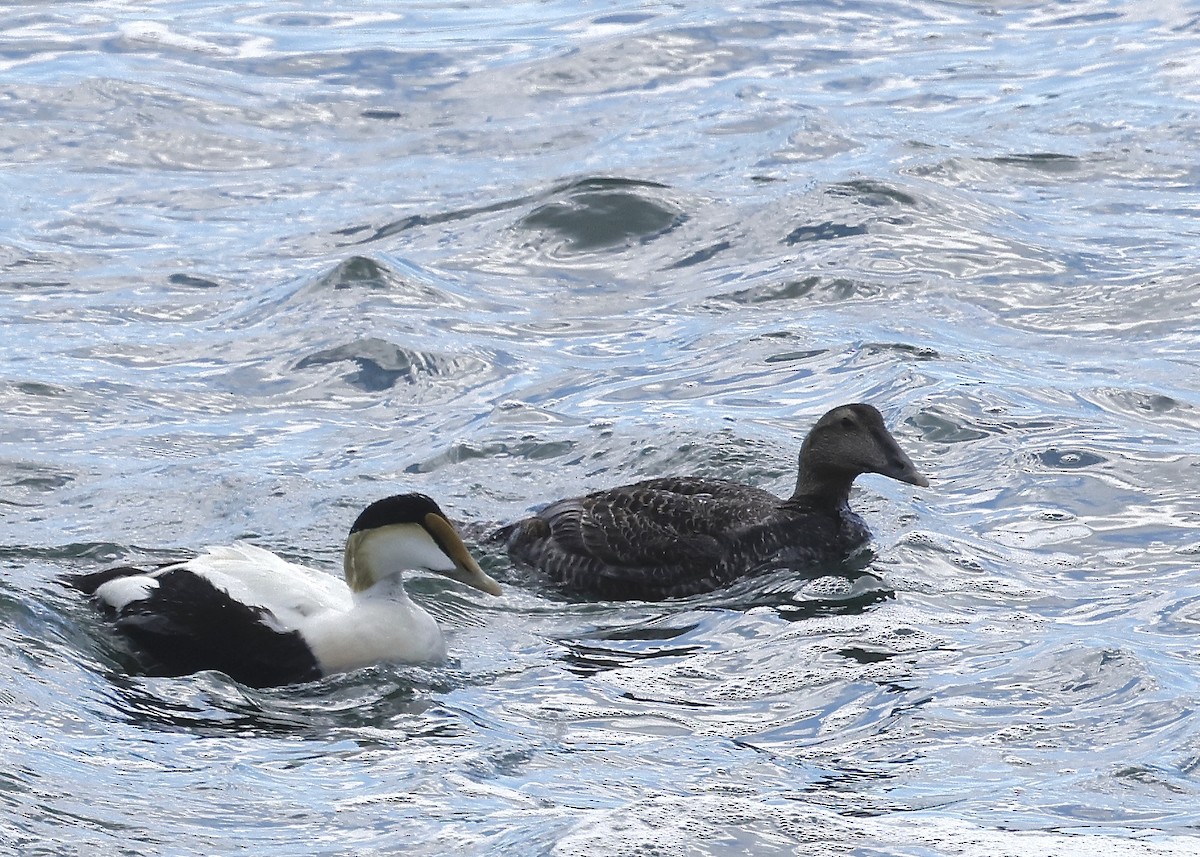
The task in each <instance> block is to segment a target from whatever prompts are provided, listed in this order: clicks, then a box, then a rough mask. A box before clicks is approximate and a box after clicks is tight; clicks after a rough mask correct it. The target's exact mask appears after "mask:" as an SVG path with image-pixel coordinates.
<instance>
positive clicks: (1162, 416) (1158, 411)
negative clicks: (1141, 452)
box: [1081, 387, 1200, 428]
mask: <svg viewBox="0 0 1200 857" xmlns="http://www.w3.org/2000/svg"><path fill="white" fill-rule="evenodd" d="M1081 396H1082V398H1083V399H1084V400H1086V401H1088V402H1091V403H1092V404H1095V405H1098V406H1099V407H1101V408H1103V409H1104V410H1106V411H1110V412H1112V413H1118V414H1124V415H1128V416H1132V417H1136V418H1138V419H1141V420H1147V421H1149V422H1152V423H1156V424H1164V425H1168V426H1169V425H1179V426H1186V427H1188V428H1200V411H1198V410H1197V408H1195V407H1194V406H1193V405H1190V404H1188V403H1187V402H1183V401H1180V400H1179V399H1177V398H1175V397H1173V396H1168V395H1166V394H1164V393H1156V392H1152V391H1148V390H1136V389H1134V390H1131V389H1126V388H1121V387H1097V388H1095V389H1093V390H1088V391H1085V392H1084V393H1082V394H1081Z"/></svg>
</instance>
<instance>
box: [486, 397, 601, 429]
mask: <svg viewBox="0 0 1200 857" xmlns="http://www.w3.org/2000/svg"><path fill="white" fill-rule="evenodd" d="M491 419H492V422H494V423H498V424H502V425H503V424H516V425H529V426H548V425H553V426H582V425H587V424H588V420H585V419H581V418H579V417H575V416H572V415H570V414H567V413H562V412H559V411H555V410H551V409H549V408H542V407H538V406H536V405H531V404H529V403H527V402H518V401H514V400H512V399H509V400H506V401H503V402H500V403H499V404H497V405H496V407H495V408H493V409H492V417H491Z"/></svg>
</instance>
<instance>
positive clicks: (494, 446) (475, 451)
mask: <svg viewBox="0 0 1200 857" xmlns="http://www.w3.org/2000/svg"><path fill="white" fill-rule="evenodd" d="M575 447H576V443H575V441H571V440H561V441H541V440H536V439H533V438H525V439H521V440H514V441H499V440H497V441H492V442H490V443H457V444H455V445H454V446H452V447H450V448H449V449H447V450H445V451H444V452H440V453H438V454H437V455H435V456H432V457H430V458H427V459H425V460H423V461H420V462H417V463H415V464H410V465H409V466H408V467H406V468H404V472H405V473H433V472H434V471H436V470H440V469H442V468H444V467H449V466H452V465H458V464H461V463H463V462H464V461H471V460H472V459H477V458H516V459H522V460H526V461H546V460H548V459H553V458H560V457H562V456H564V455H568V454H570V453H572V452H574V451H575Z"/></svg>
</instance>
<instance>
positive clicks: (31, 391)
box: [13, 381, 68, 397]
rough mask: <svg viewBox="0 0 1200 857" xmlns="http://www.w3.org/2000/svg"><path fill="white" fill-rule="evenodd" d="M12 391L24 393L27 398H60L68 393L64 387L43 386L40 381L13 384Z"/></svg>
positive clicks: (54, 385)
mask: <svg viewBox="0 0 1200 857" xmlns="http://www.w3.org/2000/svg"><path fill="white" fill-rule="evenodd" d="M13 389H15V390H17V391H18V392H21V393H24V394H25V395H27V396H42V397H52V396H62V395H65V394H66V393H67V392H68V391H67V388H66V387H59V386H58V385H56V384H43V383H42V382H40V381H20V382H18V383H16V384H13Z"/></svg>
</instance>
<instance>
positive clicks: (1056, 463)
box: [1034, 447, 1108, 470]
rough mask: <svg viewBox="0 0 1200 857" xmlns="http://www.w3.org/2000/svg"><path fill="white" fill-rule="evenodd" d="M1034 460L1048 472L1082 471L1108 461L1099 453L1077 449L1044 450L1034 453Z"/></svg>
mask: <svg viewBox="0 0 1200 857" xmlns="http://www.w3.org/2000/svg"><path fill="white" fill-rule="evenodd" d="M1034 459H1035V460H1036V461H1038V462H1039V463H1040V464H1042V465H1043V466H1044V467H1046V468H1048V469H1050V470H1082V469H1084V468H1087V467H1095V466H1096V465H1097V464H1103V463H1104V462H1106V461H1108V459H1107V458H1106V457H1105V456H1103V455H1100V454H1099V453H1096V452H1092V451H1091V450H1087V449H1080V448H1078V447H1076V448H1061V449H1060V448H1057V447H1055V448H1052V449H1045V450H1042V451H1041V452H1036V453H1034Z"/></svg>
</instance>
